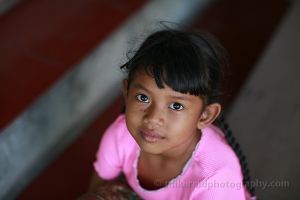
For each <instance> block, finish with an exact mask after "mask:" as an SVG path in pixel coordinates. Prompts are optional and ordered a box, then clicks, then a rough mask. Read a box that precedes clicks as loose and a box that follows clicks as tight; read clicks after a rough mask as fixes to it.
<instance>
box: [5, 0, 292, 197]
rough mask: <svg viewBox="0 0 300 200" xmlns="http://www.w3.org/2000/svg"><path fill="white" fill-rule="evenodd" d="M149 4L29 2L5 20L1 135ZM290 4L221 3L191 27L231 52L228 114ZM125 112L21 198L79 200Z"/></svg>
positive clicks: (97, 127) (115, 109) (106, 117)
mask: <svg viewBox="0 0 300 200" xmlns="http://www.w3.org/2000/svg"><path fill="white" fill-rule="evenodd" d="M144 3H146V0H144V1H135V0H113V1H108V0H99V1H96V0H86V1H82V0H75V1H74V0H73V1H70V0H65V1H59V0H52V1H47V0H43V1H37V0H27V1H23V2H21V3H19V4H18V5H17V6H15V7H14V8H13V9H12V10H10V11H9V12H7V13H6V14H4V15H3V16H1V18H0V110H1V115H0V130H1V129H3V128H5V126H6V125H8V124H9V123H10V122H11V121H12V120H13V119H14V118H15V117H16V116H18V114H19V113H21V112H22V111H23V110H24V109H26V108H27V107H28V106H30V104H31V103H32V102H33V100H34V99H36V98H37V97H38V96H40V95H42V94H43V92H44V91H46V90H47V89H48V88H49V87H51V85H52V84H53V83H55V81H56V80H58V79H59V78H60V77H62V76H63V75H64V74H65V73H66V72H67V71H68V70H69V69H71V68H72V67H73V66H74V65H75V64H76V63H77V62H79V61H80V60H81V59H82V58H83V57H84V56H85V55H87V54H88V53H89V52H90V51H91V50H92V49H93V47H95V46H97V45H98V44H99V43H100V42H101V41H102V40H103V39H105V37H106V36H107V35H109V33H110V32H111V31H112V30H113V29H114V28H116V27H117V26H118V25H120V24H121V23H122V22H123V21H124V20H126V18H128V17H129V16H130V15H131V14H132V13H134V12H135V11H136V10H137V9H139V8H140V7H141V6H142V5H143V4H144ZM288 5H289V4H288V2H287V1H284V0H272V1H270V0H260V1H258V0H253V1H249V0H241V1H235V0H219V1H216V3H214V4H213V5H211V6H210V8H209V9H208V10H206V11H205V12H204V13H201V15H199V16H198V17H197V20H196V21H195V23H194V24H193V27H191V28H201V29H204V30H207V31H209V32H210V33H212V34H213V35H214V36H216V37H217V38H218V39H219V41H220V42H221V44H222V45H223V46H224V47H225V49H226V50H227V53H228V58H229V65H230V72H228V76H230V77H229V78H228V82H227V84H226V87H225V88H224V90H225V91H226V93H227V95H226V96H224V103H225V105H227V106H228V107H229V106H230V103H231V102H232V101H233V99H234V97H235V95H236V94H237V93H238V91H239V89H240V86H241V85H242V84H243V82H244V81H245V79H246V78H247V75H248V74H249V73H250V72H251V69H252V67H253V66H254V64H255V62H256V61H257V59H258V58H259V56H260V55H261V52H262V51H263V49H264V47H265V46H266V45H267V42H268V40H269V39H270V37H271V36H272V33H273V31H274V30H275V29H276V26H277V25H278V23H279V22H280V20H281V19H282V17H283V15H284V13H285V11H286V9H287V8H288ZM108 19H109V23H108ZM4 96H5V98H4ZM122 106H123V100H122V97H119V98H118V99H117V100H116V102H114V103H113V104H112V105H111V107H110V108H108V109H107V110H106V112H104V113H103V114H102V115H101V116H99V117H98V118H97V119H96V120H95V122H94V123H93V124H92V125H91V126H90V127H89V128H88V129H87V130H86V131H85V132H84V133H83V134H82V136H81V137H80V138H79V139H78V140H77V141H75V142H74V143H73V144H72V145H71V146H70V147H69V148H68V149H67V150H66V151H65V152H64V153H63V154H62V155H61V156H60V157H59V158H58V159H57V160H56V161H55V162H54V163H52V165H51V166H49V168H48V169H47V170H45V171H44V172H43V173H42V174H41V175H40V176H39V177H38V178H37V179H36V180H35V181H34V182H33V183H32V184H31V185H30V186H29V187H28V188H27V189H26V190H25V191H24V192H23V194H21V195H20V196H19V198H18V199H21V200H26V199H75V198H76V197H78V196H79V195H80V194H82V193H84V192H85V190H86V187H87V184H88V181H89V177H90V174H91V172H92V162H93V160H94V155H95V151H96V150H97V147H98V143H99V140H100V138H101V133H102V132H103V131H104V130H105V128H106V127H107V126H108V125H109V124H110V123H111V122H112V121H113V120H114V118H115V117H116V116H117V115H118V113H119V112H120V110H121V108H122Z"/></svg>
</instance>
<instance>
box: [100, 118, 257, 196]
mask: <svg viewBox="0 0 300 200" xmlns="http://www.w3.org/2000/svg"><path fill="white" fill-rule="evenodd" d="M139 153H140V148H139V146H138V145H137V143H136V142H135V140H134V139H133V138H132V136H131V135H130V133H129V132H128V130H127V127H126V123H125V116H124V115H123V114H122V115H120V116H119V117H118V118H117V119H116V121H115V122H114V123H113V124H112V125H111V126H110V127H109V128H108V129H107V130H106V132H105V133H104V135H103V138H102V140H101V143H100V147H99V150H98V152H97V154H96V157H97V160H96V161H95V162H94V168H95V170H96V172H97V173H98V175H99V176H100V177H101V178H103V179H105V180H110V179H113V178H116V177H117V176H118V175H120V173H121V172H123V173H124V175H125V177H126V179H127V182H128V184H129V185H130V186H131V187H132V189H133V190H134V191H135V192H136V193H137V194H138V195H139V196H140V197H141V198H143V199H146V200H147V199H205V200H219V199H224V200H225V199H226V200H228V199H235V200H243V199H251V198H250V196H249V194H248V192H247V190H246V189H245V188H244V186H243V185H242V180H243V176H242V173H241V168H240V164H239V161H238V159H237V157H236V155H235V153H234V152H233V150H232V149H231V147H230V146H229V145H228V144H227V142H226V139H225V138H224V135H223V133H222V132H221V131H220V129H218V128H217V127H215V126H213V125H210V126H208V127H207V128H205V129H203V130H202V136H201V140H200V141H199V143H198V144H197V146H196V148H195V150H194V152H193V154H192V157H191V158H190V160H189V161H188V162H187V163H186V165H185V167H184V169H183V170H182V173H181V174H180V175H179V176H177V177H176V178H174V179H173V180H172V181H171V182H170V184H169V185H167V186H166V187H163V188H160V189H158V190H151V191H149V190H146V189H144V188H142V187H141V186H140V185H139V181H138V179H137V174H138V172H137V161H138V158H139ZM156 184H160V181H159V180H157V181H156ZM252 199H255V198H252Z"/></svg>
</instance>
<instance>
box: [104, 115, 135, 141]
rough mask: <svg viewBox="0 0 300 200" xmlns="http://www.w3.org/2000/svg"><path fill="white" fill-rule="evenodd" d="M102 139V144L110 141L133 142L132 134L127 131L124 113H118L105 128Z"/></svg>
mask: <svg viewBox="0 0 300 200" xmlns="http://www.w3.org/2000/svg"><path fill="white" fill-rule="evenodd" d="M103 140H104V142H105V144H103V145H106V144H109V143H110V142H113V143H120V144H127V143H130V144H131V143H133V142H134V140H133V138H132V136H131V135H130V133H129V132H128V129H127V126H126V119H125V115H124V114H121V115H119V116H118V117H117V118H116V120H115V121H114V122H113V123H112V124H111V125H110V126H109V127H108V128H107V130H106V131H105V133H104V135H103V138H102V141H103ZM107 140H109V141H110V142H108V141H107ZM104 142H102V143H104Z"/></svg>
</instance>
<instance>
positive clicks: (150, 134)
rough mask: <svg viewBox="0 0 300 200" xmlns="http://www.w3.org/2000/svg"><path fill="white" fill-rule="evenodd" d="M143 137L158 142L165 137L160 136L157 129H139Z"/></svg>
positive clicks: (148, 140)
mask: <svg viewBox="0 0 300 200" xmlns="http://www.w3.org/2000/svg"><path fill="white" fill-rule="evenodd" d="M139 132H140V134H141V136H142V138H143V139H144V140H146V141H147V142H151V143H154V142H158V141H160V140H163V139H164V137H162V136H160V135H159V134H158V133H156V132H155V131H151V130H140V131H139Z"/></svg>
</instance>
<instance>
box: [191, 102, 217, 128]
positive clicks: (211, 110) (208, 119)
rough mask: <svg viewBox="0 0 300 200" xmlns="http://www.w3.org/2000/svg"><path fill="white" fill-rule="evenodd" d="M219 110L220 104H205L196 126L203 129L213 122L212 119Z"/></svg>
mask: <svg viewBox="0 0 300 200" xmlns="http://www.w3.org/2000/svg"><path fill="white" fill-rule="evenodd" d="M220 112H221V105H220V104H219V103H212V104H210V105H208V106H206V108H205V110H204V111H203V112H202V114H201V116H200V118H199V121H198V125H197V128H198V129H203V128H205V127H207V126H208V125H210V124H211V123H213V121H214V120H215V119H216V118H217V117H218V116H219V114H220Z"/></svg>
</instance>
